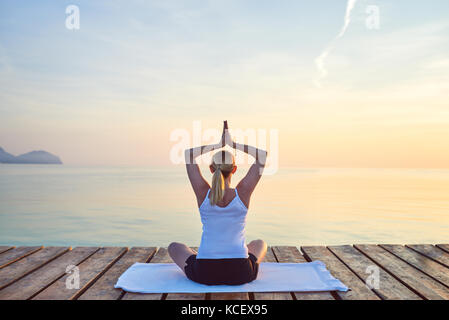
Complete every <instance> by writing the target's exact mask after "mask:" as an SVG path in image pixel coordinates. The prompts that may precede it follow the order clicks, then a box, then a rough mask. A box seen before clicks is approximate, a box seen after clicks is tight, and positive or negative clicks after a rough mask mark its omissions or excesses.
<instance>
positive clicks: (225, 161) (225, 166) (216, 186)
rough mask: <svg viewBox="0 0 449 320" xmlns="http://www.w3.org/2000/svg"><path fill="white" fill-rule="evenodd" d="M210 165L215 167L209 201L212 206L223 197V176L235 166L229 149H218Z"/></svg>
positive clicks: (225, 176) (227, 174) (226, 175)
mask: <svg viewBox="0 0 449 320" xmlns="http://www.w3.org/2000/svg"><path fill="white" fill-rule="evenodd" d="M211 166H212V168H214V169H215V172H214V175H213V176H212V187H211V192H210V203H211V205H213V206H214V205H216V204H217V203H218V202H220V201H221V200H222V199H223V197H224V192H223V191H224V189H225V178H227V177H228V176H229V174H230V173H231V172H232V170H233V169H234V167H235V159H234V155H233V154H232V153H230V152H229V151H224V150H223V151H218V152H217V153H216V154H214V156H213V158H212V164H211Z"/></svg>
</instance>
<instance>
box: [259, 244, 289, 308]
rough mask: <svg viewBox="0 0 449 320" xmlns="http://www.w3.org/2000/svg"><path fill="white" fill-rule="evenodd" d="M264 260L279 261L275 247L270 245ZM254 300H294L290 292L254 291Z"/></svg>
mask: <svg viewBox="0 0 449 320" xmlns="http://www.w3.org/2000/svg"><path fill="white" fill-rule="evenodd" d="M262 262H277V260H276V256H275V255H274V253H273V249H272V248H270V247H268V251H267V254H266V256H265V258H264V260H263V261H262ZM253 296H254V300H292V299H293V297H292V294H291V293H290V292H254V293H253Z"/></svg>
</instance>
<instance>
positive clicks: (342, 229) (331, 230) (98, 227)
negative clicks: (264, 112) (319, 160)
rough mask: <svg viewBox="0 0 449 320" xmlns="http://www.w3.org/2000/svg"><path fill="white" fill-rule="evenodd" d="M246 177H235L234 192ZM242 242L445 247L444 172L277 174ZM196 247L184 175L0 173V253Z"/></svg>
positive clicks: (3, 168)
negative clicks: (9, 249) (37, 248)
mask: <svg viewBox="0 0 449 320" xmlns="http://www.w3.org/2000/svg"><path fill="white" fill-rule="evenodd" d="M203 169H204V177H205V178H206V179H207V180H210V179H211V174H210V172H208V170H207V167H205V168H203ZM244 174H245V170H244V169H242V170H240V171H239V170H237V173H236V174H235V176H234V177H233V181H232V185H233V186H235V185H236V183H237V182H238V181H239V180H240V179H241V178H242V177H243V175H244ZM246 235H247V240H248V241H250V240H253V239H264V240H265V241H266V242H267V243H268V244H269V245H293V246H302V245H340V244H356V243H391V244H393V243H394V244H413V243H434V244H436V243H448V242H449V170H446V169H377V168H375V169H371V168H363V169H362V168H353V169H352V168H280V169H279V170H278V171H277V172H276V173H275V174H272V175H264V176H263V177H262V178H261V180H260V182H259V185H258V186H257V188H256V190H255V191H254V193H253V196H252V198H251V202H250V205H249V212H248V216H247V229H246ZM200 239H201V220H200V216H199V212H198V208H197V202H196V199H195V196H194V193H193V190H192V187H191V186H190V183H189V180H188V178H187V175H186V172H185V168H184V167H182V166H174V167H173V168H168V167H165V168H156V167H86V166H69V165H13V164H2V165H0V245H16V246H17V245H45V246H53V245H54V246H62V245H70V246H129V247H132V246H167V245H168V244H169V243H170V242H172V241H177V242H183V243H186V244H188V245H191V246H198V245H199V243H200Z"/></svg>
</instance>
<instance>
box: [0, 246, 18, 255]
mask: <svg viewBox="0 0 449 320" xmlns="http://www.w3.org/2000/svg"><path fill="white" fill-rule="evenodd" d="M14 248H15V247H11V246H0V254H1V253H3V252H6V251H8V250H11V249H14Z"/></svg>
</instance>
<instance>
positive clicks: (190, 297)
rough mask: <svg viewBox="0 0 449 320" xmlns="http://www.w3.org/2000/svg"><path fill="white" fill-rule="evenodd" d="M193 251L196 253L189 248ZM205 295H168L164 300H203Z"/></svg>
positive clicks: (194, 248) (196, 249)
mask: <svg viewBox="0 0 449 320" xmlns="http://www.w3.org/2000/svg"><path fill="white" fill-rule="evenodd" d="M190 248H191V249H192V250H193V251H195V252H197V251H198V248H197V247H190ZM172 262H173V261H172ZM205 299H206V294H205V293H168V294H167V297H166V298H165V300H205Z"/></svg>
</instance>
